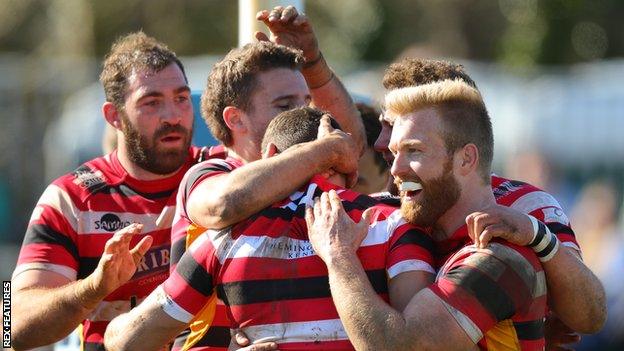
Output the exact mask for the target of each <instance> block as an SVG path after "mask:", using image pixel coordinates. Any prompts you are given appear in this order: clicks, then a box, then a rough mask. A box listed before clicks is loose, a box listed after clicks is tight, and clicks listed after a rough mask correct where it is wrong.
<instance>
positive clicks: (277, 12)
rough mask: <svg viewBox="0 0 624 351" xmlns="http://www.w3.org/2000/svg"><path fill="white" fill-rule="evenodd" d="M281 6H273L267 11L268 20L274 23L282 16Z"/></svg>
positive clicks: (282, 8)
mask: <svg viewBox="0 0 624 351" xmlns="http://www.w3.org/2000/svg"><path fill="white" fill-rule="evenodd" d="M283 10H284V7H283V6H275V7H274V8H273V10H271V12H269V22H271V23H275V22H277V21H279V20H280V18H281V17H282V11H283Z"/></svg>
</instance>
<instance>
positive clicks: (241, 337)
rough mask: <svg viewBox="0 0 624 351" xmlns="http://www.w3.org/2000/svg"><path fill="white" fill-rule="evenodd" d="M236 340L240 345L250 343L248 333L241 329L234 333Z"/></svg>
mask: <svg viewBox="0 0 624 351" xmlns="http://www.w3.org/2000/svg"><path fill="white" fill-rule="evenodd" d="M234 340H235V341H236V344H238V346H247V345H249V339H248V338H247V335H245V333H243V332H242V331H240V330H239V331H237V332H236V334H234Z"/></svg>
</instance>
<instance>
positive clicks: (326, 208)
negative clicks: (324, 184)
mask: <svg viewBox="0 0 624 351" xmlns="http://www.w3.org/2000/svg"><path fill="white" fill-rule="evenodd" d="M321 210H322V212H323V213H331V210H332V207H331V203H330V201H329V194H328V193H326V192H323V193H322V194H321Z"/></svg>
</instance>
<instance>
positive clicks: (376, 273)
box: [217, 269, 388, 306]
mask: <svg viewBox="0 0 624 351" xmlns="http://www.w3.org/2000/svg"><path fill="white" fill-rule="evenodd" d="M366 275H367V276H368V280H369V281H370V282H371V284H372V286H373V289H375V292H377V293H378V294H382V293H387V292H388V283H387V277H386V271H385V270H383V269H380V270H372V271H367V272H366ZM217 294H218V296H219V298H220V299H221V300H223V302H224V303H225V304H226V305H227V306H239V305H247V304H251V303H261V302H270V301H283V300H298V299H314V298H324V297H330V296H331V292H330V290H329V280H328V278H327V276H320V277H308V278H294V279H272V280H248V281H239V282H232V283H226V284H220V285H218V286H217Z"/></svg>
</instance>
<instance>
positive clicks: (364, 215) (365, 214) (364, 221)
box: [357, 208, 373, 228]
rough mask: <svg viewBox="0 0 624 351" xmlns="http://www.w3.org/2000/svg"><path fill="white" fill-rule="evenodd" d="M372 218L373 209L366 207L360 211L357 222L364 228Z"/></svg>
mask: <svg viewBox="0 0 624 351" xmlns="http://www.w3.org/2000/svg"><path fill="white" fill-rule="evenodd" d="M372 219H373V209H372V208H367V209H366V211H364V212H363V213H362V218H361V219H360V222H359V223H358V224H357V225H358V226H360V227H363V228H366V227H368V226H369V225H370V224H371V220H372Z"/></svg>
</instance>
